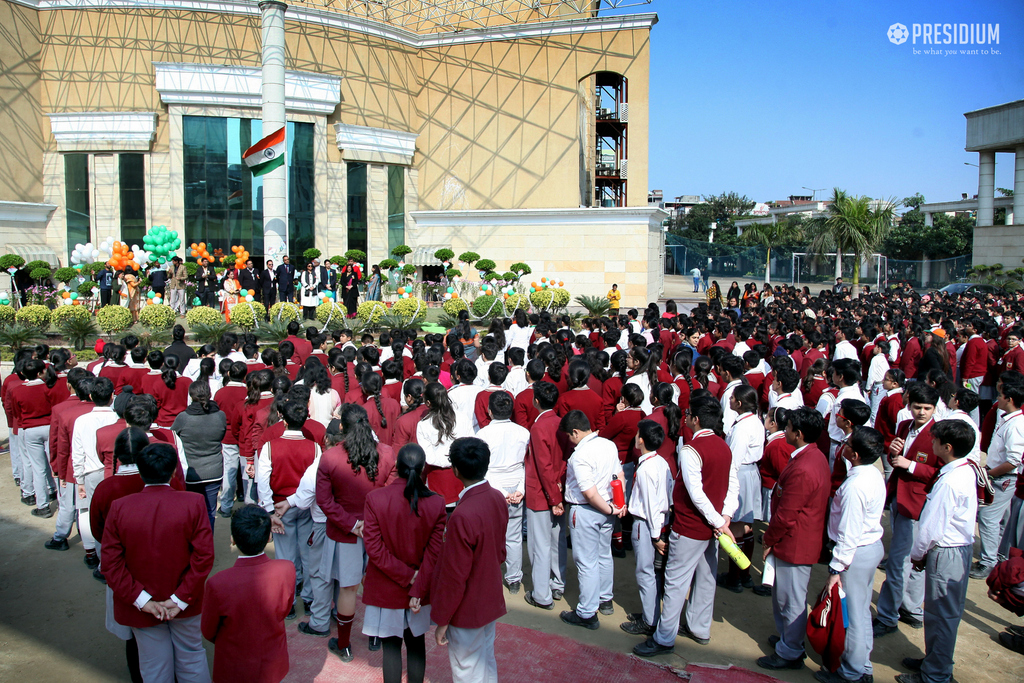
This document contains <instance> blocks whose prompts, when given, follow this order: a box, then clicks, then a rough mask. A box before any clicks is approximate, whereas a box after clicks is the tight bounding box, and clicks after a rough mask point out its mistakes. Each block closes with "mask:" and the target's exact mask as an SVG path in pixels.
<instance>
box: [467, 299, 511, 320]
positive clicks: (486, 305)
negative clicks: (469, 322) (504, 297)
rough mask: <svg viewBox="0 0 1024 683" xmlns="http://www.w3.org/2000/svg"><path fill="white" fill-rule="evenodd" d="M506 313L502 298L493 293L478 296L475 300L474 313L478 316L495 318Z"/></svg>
mask: <svg viewBox="0 0 1024 683" xmlns="http://www.w3.org/2000/svg"><path fill="white" fill-rule="evenodd" d="M504 314H505V309H504V308H502V305H501V300H500V299H498V297H496V296H494V295H493V294H484V295H483V296H478V297H477V298H476V300H475V301H474V302H473V315H475V316H476V317H478V318H493V317H495V316H499V315H504Z"/></svg>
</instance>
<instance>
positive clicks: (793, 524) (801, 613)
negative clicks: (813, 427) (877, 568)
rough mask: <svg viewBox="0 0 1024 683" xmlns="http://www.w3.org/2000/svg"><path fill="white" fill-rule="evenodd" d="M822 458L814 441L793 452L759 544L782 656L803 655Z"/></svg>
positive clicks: (823, 511)
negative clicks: (768, 567)
mask: <svg viewBox="0 0 1024 683" xmlns="http://www.w3.org/2000/svg"><path fill="white" fill-rule="evenodd" d="M828 494H829V467H828V460H827V459H826V458H825V456H824V455H823V454H822V453H821V451H819V450H818V448H817V447H816V446H815V445H814V444H808V445H806V446H804V447H802V448H798V449H796V450H795V451H793V455H792V457H791V458H790V461H789V464H788V465H786V467H785V469H783V470H782V473H781V474H780V475H779V481H778V483H777V484H776V485H775V492H774V494H773V495H772V510H771V512H772V521H771V522H770V523H769V524H768V529H767V530H766V531H765V533H764V539H763V541H762V542H763V543H764V546H765V547H766V548H771V552H772V553H773V554H774V555H775V585H774V588H773V590H772V612H773V614H774V616H775V628H776V630H777V631H778V633H779V642H778V643H776V644H775V653H776V654H777V655H778V656H779V657H781V658H782V659H785V660H794V659H800V658H802V657H803V656H804V637H805V634H806V630H807V582H808V581H809V580H810V578H811V567H812V565H814V563H816V562H817V561H818V557H819V556H820V555H821V546H822V543H823V540H824V537H825V523H826V521H827V518H828Z"/></svg>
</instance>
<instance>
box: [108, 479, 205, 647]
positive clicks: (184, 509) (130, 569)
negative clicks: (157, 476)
mask: <svg viewBox="0 0 1024 683" xmlns="http://www.w3.org/2000/svg"><path fill="white" fill-rule="evenodd" d="M102 557H103V575H104V576H105V577H106V579H107V585H109V586H110V588H111V590H113V592H114V618H115V619H116V620H117V623H119V624H123V625H124V626H130V627H132V628H147V627H149V626H156V625H157V624H159V623H160V622H159V621H158V620H157V619H156V618H155V617H153V616H151V615H149V614H147V613H145V612H142V611H141V610H139V609H137V608H136V607H135V604H134V603H135V600H136V599H138V597H139V595H140V594H141V593H142V591H143V590H145V591H147V592H148V593H149V594H150V595H152V596H153V599H154V600H167V599H169V598H170V597H171V595H175V596H177V598H178V599H179V600H181V601H183V602H185V603H187V604H188V609H186V610H185V611H184V612H182V613H181V615H180V616H181V618H183V619H187V618H188V617H195V616H199V614H200V613H201V612H202V610H203V587H204V585H205V584H206V577H207V576H208V575H209V574H210V570H211V569H213V532H212V530H211V529H210V518H209V517H208V516H207V514H206V503H205V502H204V500H203V497H202V496H201V495H199V494H198V493H189V492H187V491H175V490H174V489H172V488H171V487H170V486H148V487H146V488H145V489H143V490H142V491H141V492H139V493H135V494H132V495H130V496H125V497H124V498H121V499H119V500H116V501H114V504H113V505H111V506H110V514H109V516H108V517H107V520H106V525H105V527H104V530H103V552H102Z"/></svg>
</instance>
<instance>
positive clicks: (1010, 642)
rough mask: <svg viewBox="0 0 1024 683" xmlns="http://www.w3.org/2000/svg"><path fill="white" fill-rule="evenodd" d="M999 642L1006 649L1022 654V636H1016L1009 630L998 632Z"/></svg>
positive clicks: (1023, 639)
mask: <svg viewBox="0 0 1024 683" xmlns="http://www.w3.org/2000/svg"><path fill="white" fill-rule="evenodd" d="M999 644H1000V645H1002V646H1003V647H1005V648H1006V649H1007V650H1013V651H1014V652H1016V653H1018V654H1022V655H1024V637H1021V636H1018V635H1017V634H1015V633H1010V632H1009V631H1003V632H1002V633H1000V634H999Z"/></svg>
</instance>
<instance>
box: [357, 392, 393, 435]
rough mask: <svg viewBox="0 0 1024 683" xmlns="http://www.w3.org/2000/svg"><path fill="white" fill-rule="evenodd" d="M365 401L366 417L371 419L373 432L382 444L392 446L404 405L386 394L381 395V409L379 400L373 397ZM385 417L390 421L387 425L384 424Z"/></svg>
mask: <svg viewBox="0 0 1024 683" xmlns="http://www.w3.org/2000/svg"><path fill="white" fill-rule="evenodd" d="M365 401H366V402H365V403H363V408H364V409H366V417H367V419H369V420H370V426H371V427H373V432H374V433H375V434H376V435H377V438H378V439H380V442H381V443H382V444H386V445H388V446H390V445H391V444H392V442H393V441H394V440H395V427H397V426H398V418H400V417H401V416H402V406H401V405H400V404H399V403H398V401H395V400H392V399H390V398H387V397H386V396H381V397H380V410H377V401H376V400H374V399H373V398H372V397H370V398H366V399H365ZM381 413H383V417H382V416H381ZM385 419H386V420H387V421H388V426H387V427H385V426H383V424H382V423H383V421H384V420H385Z"/></svg>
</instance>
